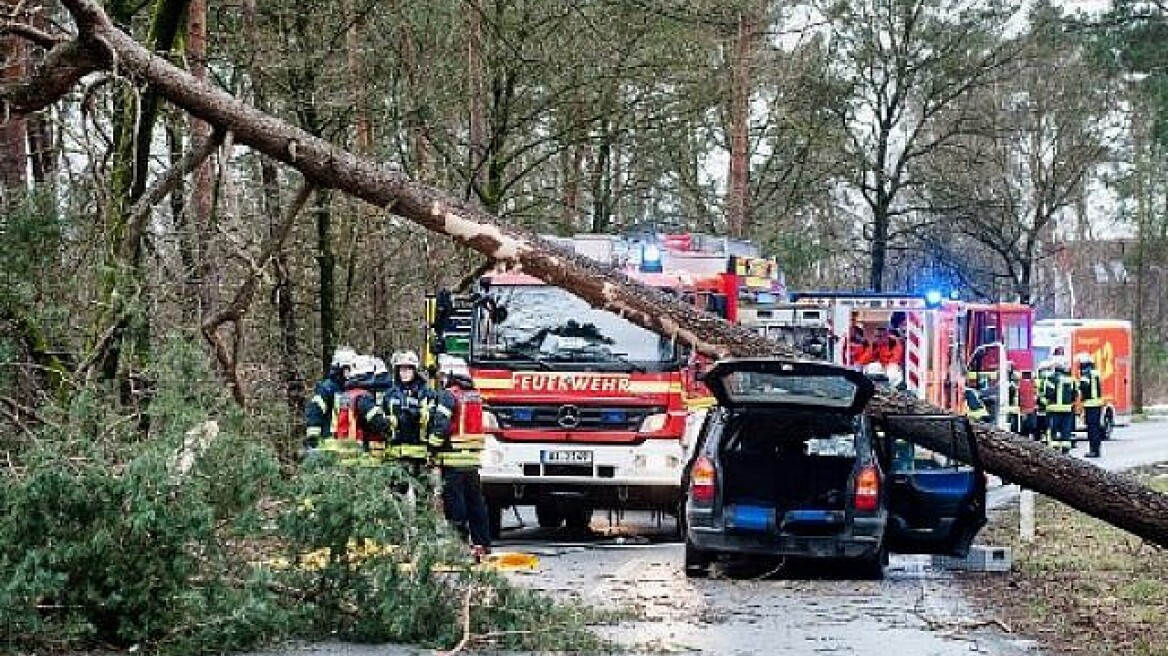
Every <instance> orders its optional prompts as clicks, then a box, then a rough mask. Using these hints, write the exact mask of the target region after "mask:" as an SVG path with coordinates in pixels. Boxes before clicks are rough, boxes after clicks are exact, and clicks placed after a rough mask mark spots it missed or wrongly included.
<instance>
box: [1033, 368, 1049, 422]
mask: <svg viewBox="0 0 1168 656" xmlns="http://www.w3.org/2000/svg"><path fill="white" fill-rule="evenodd" d="M1052 376H1053V374H1052V373H1051V372H1050V371H1048V370H1045V369H1040V370H1039V371H1038V376H1037V377H1036V378H1035V379H1034V392H1035V399H1034V402H1035V408H1036V409H1037V410H1038V414H1039V415H1045V414H1046V388H1047V385H1049V384H1050V380H1051V377H1052Z"/></svg>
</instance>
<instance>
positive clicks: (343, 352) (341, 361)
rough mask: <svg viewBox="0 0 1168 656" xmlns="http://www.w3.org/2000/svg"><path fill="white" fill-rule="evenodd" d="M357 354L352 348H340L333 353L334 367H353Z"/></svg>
mask: <svg viewBox="0 0 1168 656" xmlns="http://www.w3.org/2000/svg"><path fill="white" fill-rule="evenodd" d="M357 357H358V356H357V352H356V351H354V350H353V348H352V347H350V346H338V347H337V349H336V350H335V351H333V361H332V366H334V367H352V366H353V364H354V361H355V360H356V359H357Z"/></svg>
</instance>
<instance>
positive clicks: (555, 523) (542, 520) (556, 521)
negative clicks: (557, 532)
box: [535, 503, 564, 528]
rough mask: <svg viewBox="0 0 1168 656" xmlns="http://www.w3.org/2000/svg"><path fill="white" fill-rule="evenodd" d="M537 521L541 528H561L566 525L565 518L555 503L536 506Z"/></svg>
mask: <svg viewBox="0 0 1168 656" xmlns="http://www.w3.org/2000/svg"><path fill="white" fill-rule="evenodd" d="M535 521H536V522H538V523H539V527H540V528H559V527H560V526H561V525H562V524H563V523H564V516H563V515H561V514H560V509H559V508H557V507H556V504H554V503H537V504H535Z"/></svg>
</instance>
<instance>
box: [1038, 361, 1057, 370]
mask: <svg viewBox="0 0 1168 656" xmlns="http://www.w3.org/2000/svg"><path fill="white" fill-rule="evenodd" d="M1051 369H1054V361H1053V360H1051V359H1050V358H1047V359H1045V360H1043V361H1042V362H1039V363H1038V370H1039V371H1050V370H1051Z"/></svg>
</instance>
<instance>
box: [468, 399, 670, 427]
mask: <svg viewBox="0 0 1168 656" xmlns="http://www.w3.org/2000/svg"><path fill="white" fill-rule="evenodd" d="M484 410H488V411H490V412H493V413H494V414H495V418H496V419H498V420H499V427H500V428H520V429H542V428H546V429H549V430H585V431H636V430H637V429H639V428H640V427H641V422H643V421H645V417H648V416H649V415H652V414H659V413H663V412H665V408H663V407H661V406H648V407H646V406H583V405H581V406H577V405H493V404H492V405H490V406H487V407H485V408H484Z"/></svg>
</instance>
